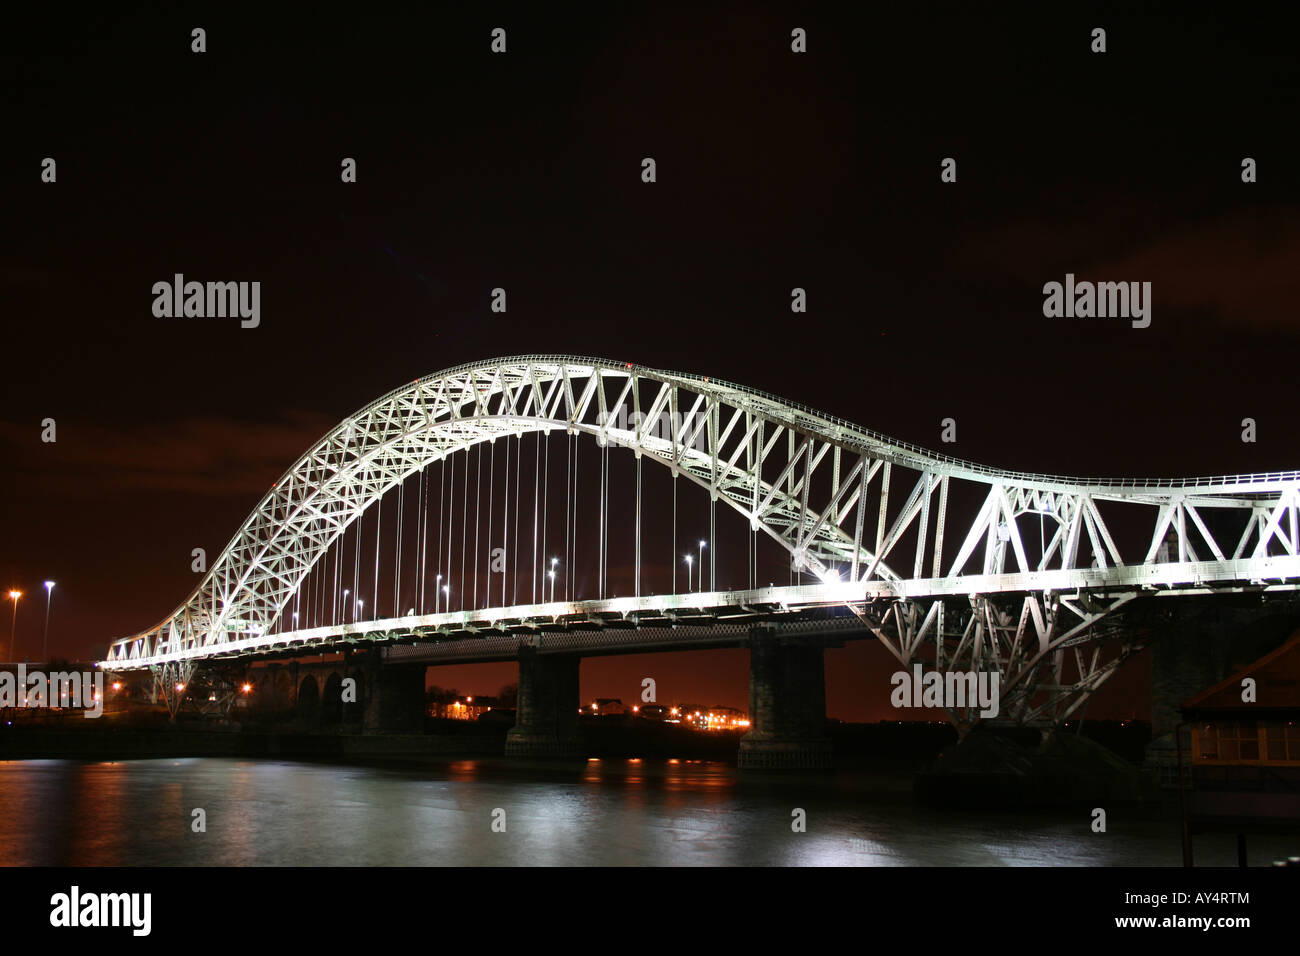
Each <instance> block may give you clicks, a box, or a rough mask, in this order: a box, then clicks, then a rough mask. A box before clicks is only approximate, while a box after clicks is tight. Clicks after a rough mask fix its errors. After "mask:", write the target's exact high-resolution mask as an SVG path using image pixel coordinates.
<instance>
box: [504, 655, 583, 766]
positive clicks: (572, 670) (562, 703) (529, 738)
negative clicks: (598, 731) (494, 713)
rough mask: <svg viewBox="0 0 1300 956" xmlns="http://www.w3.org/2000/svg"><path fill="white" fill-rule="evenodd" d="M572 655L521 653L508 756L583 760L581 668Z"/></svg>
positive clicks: (576, 657)
mask: <svg viewBox="0 0 1300 956" xmlns="http://www.w3.org/2000/svg"><path fill="white" fill-rule="evenodd" d="M581 661H582V658H580V657H578V656H577V655H569V654H548V655H545V656H542V655H539V654H538V653H537V652H536V650H534V649H532V648H521V649H520V652H519V703H518V705H517V708H516V711H515V726H514V727H513V728H512V729H511V730H510V731H509V733H507V734H506V755H507V756H518V757H581V756H583V753H584V750H583V745H582V734H581V732H580V731H579V730H578V667H579V665H580V663H581Z"/></svg>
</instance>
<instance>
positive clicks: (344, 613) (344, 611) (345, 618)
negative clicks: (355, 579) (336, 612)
mask: <svg viewBox="0 0 1300 956" xmlns="http://www.w3.org/2000/svg"><path fill="white" fill-rule="evenodd" d="M351 593H352V589H351V588H344V589H343V607H342V608H341V609H340V610H341V611H342V617H343V620H342V621H340V622H339V623H341V624H346V623H347V622H348V595H349V594H351Z"/></svg>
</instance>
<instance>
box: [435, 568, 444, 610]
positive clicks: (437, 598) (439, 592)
mask: <svg viewBox="0 0 1300 956" xmlns="http://www.w3.org/2000/svg"><path fill="white" fill-rule="evenodd" d="M441 599H442V575H441V574H439V575H438V583H437V584H435V585H434V586H433V613H434V614H437V613H438V602H439V601H440V600H441Z"/></svg>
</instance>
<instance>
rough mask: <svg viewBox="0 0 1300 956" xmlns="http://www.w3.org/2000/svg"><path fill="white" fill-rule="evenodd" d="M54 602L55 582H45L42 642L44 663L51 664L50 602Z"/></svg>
mask: <svg viewBox="0 0 1300 956" xmlns="http://www.w3.org/2000/svg"><path fill="white" fill-rule="evenodd" d="M53 600H54V582H53V581H46V582H45V637H44V638H43V639H42V640H41V657H42V658H43V663H46V664H48V663H49V662H50V602H51V601H53Z"/></svg>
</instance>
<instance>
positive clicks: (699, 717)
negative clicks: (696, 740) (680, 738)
mask: <svg viewBox="0 0 1300 956" xmlns="http://www.w3.org/2000/svg"><path fill="white" fill-rule="evenodd" d="M674 711H675V713H674ZM669 713H670V714H671V715H672V716H671V717H670V718H669V719H670V720H672V719H677V720H680V721H681V723H683V724H687V725H688V726H690V727H694V728H695V729H696V730H748V729H749V716H748V715H747V714H746V713H745V712H744V711H743V710H739V709H737V708H735V707H722V706H720V705H717V704H715V705H713V706H711V707H705V706H703V705H700V704H678V705H676V706H675V707H672V708H670V709H669Z"/></svg>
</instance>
